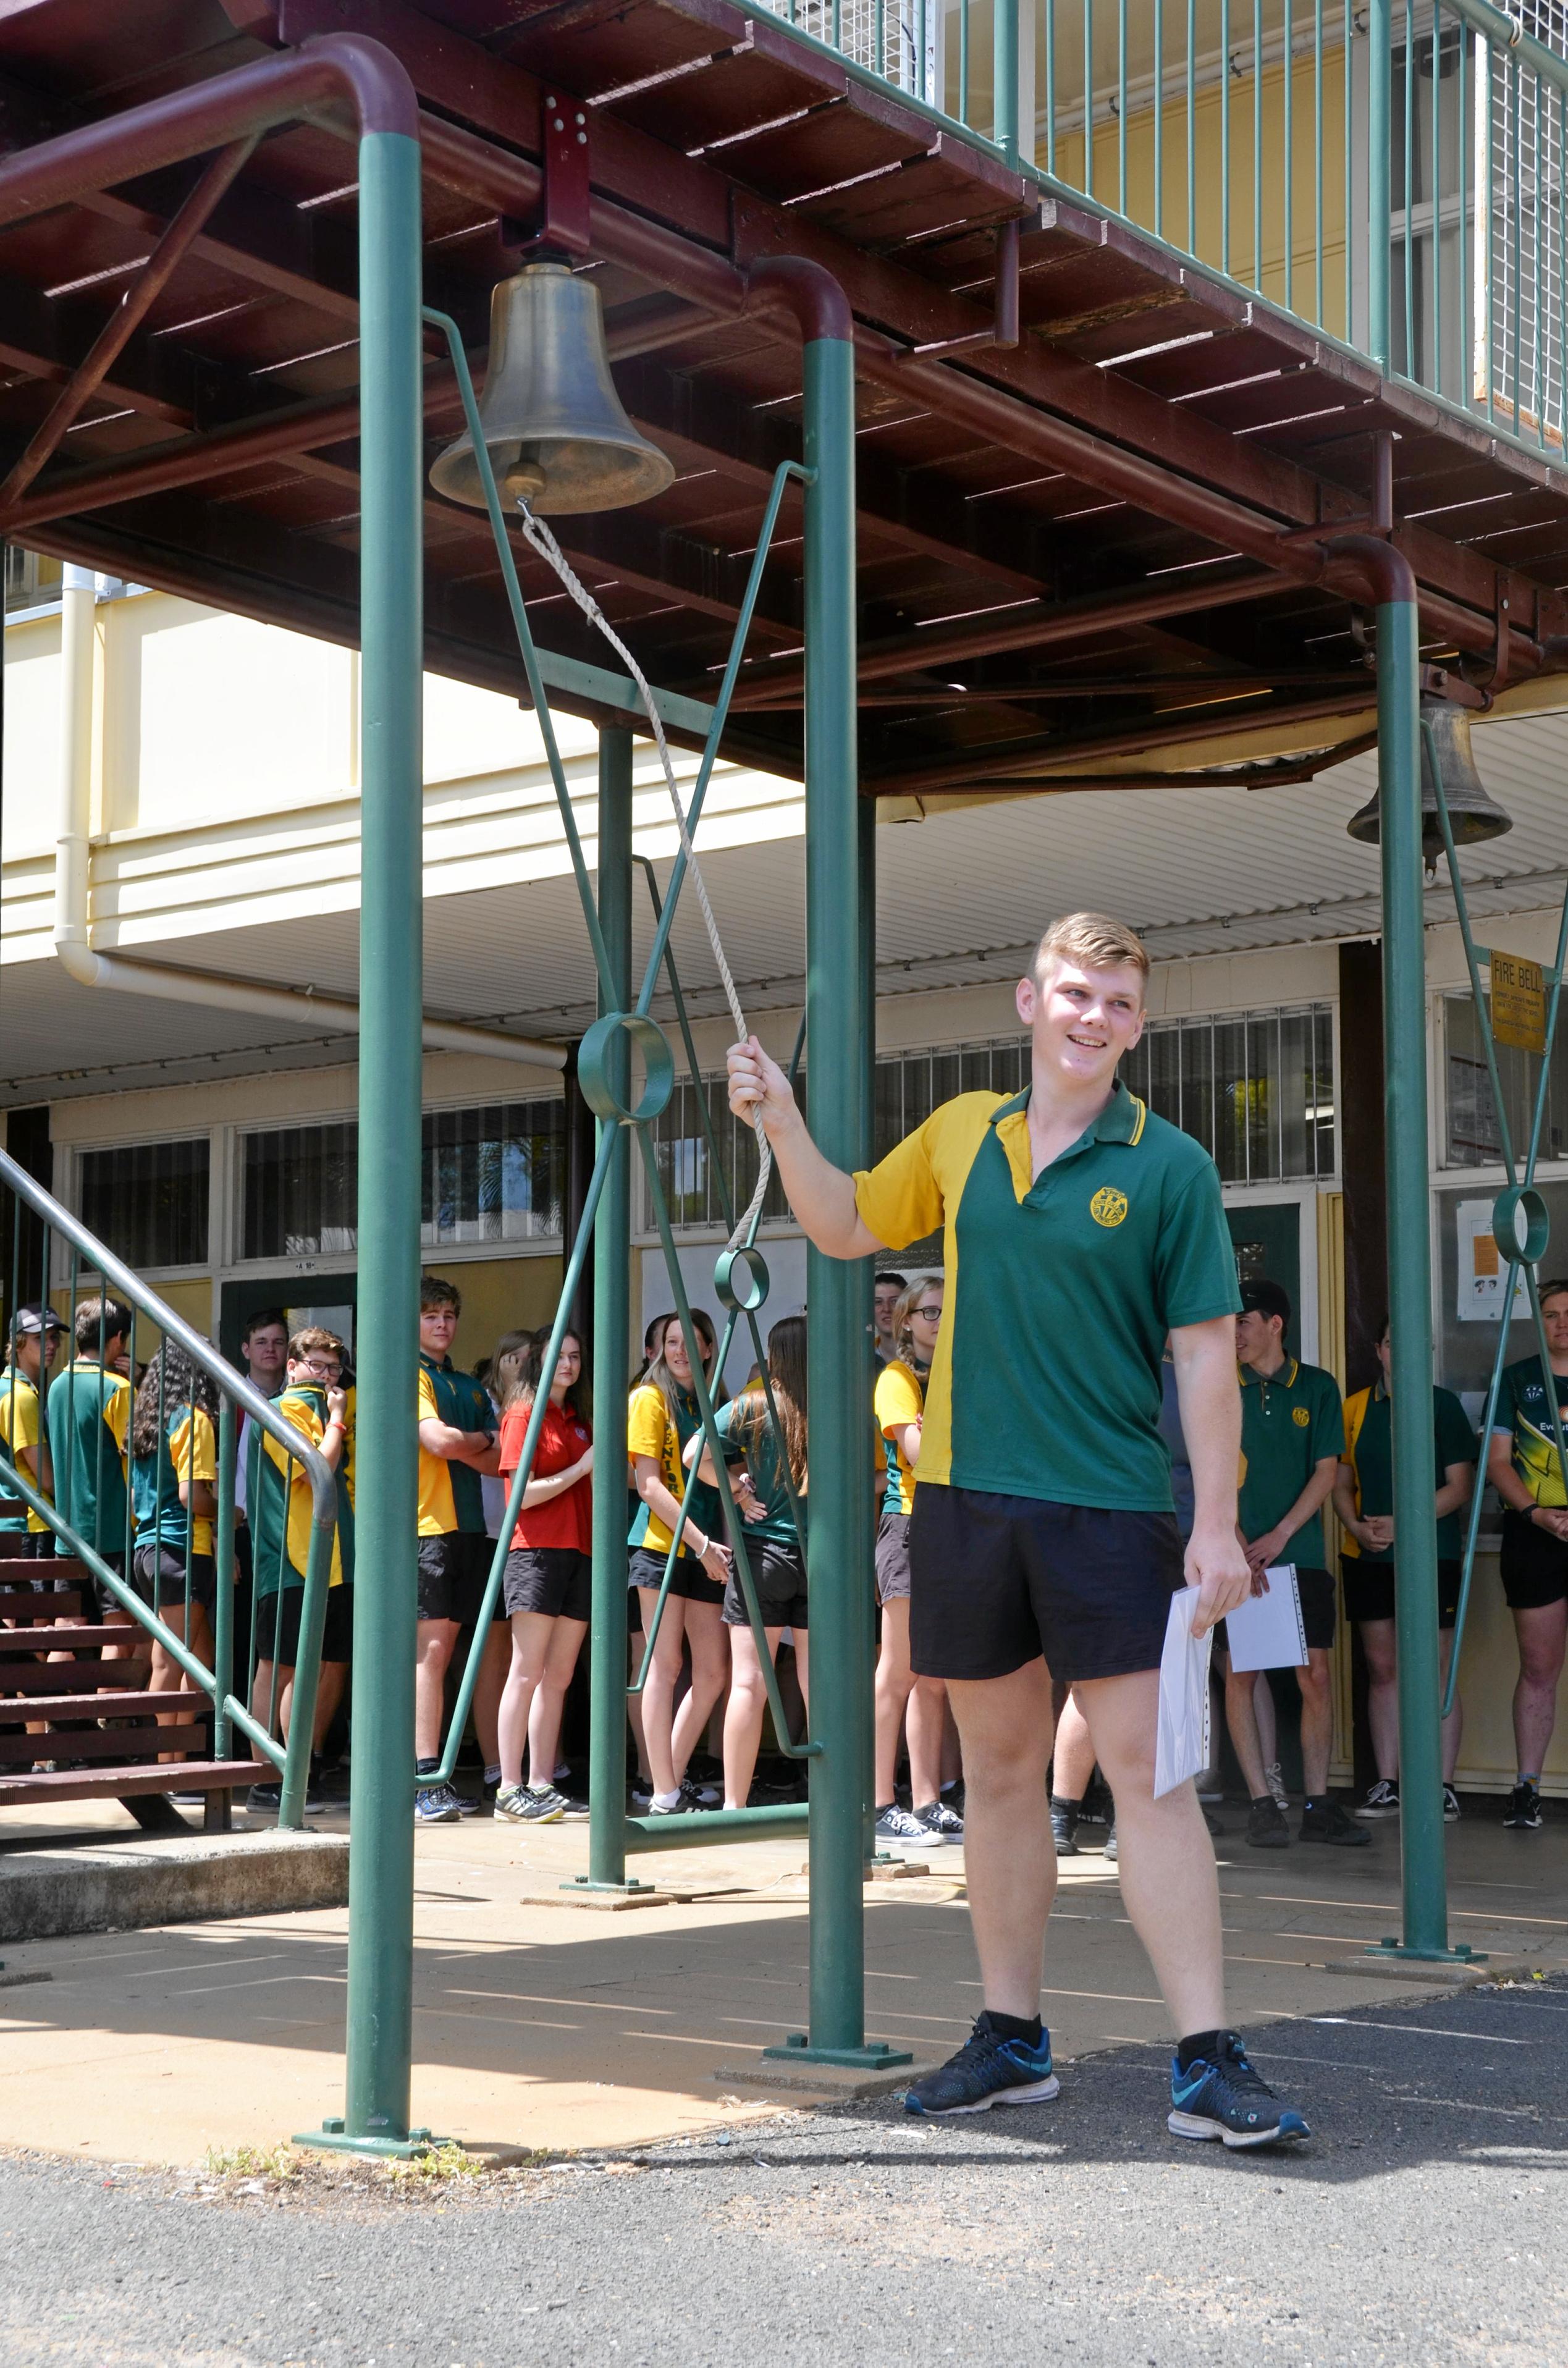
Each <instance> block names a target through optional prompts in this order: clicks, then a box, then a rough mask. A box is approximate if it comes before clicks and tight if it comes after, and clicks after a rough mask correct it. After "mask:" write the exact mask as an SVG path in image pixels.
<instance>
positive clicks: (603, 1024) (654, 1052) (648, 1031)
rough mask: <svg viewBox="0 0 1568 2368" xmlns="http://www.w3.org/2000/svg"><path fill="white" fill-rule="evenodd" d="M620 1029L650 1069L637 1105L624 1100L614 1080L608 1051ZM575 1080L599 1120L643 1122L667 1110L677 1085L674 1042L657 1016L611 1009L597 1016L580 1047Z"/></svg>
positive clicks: (615, 1123) (626, 1123)
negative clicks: (673, 1050)
mask: <svg viewBox="0 0 1568 2368" xmlns="http://www.w3.org/2000/svg"><path fill="white" fill-rule="evenodd" d="M622 1030H624V1031H625V1034H626V1035H627V1037H628V1038H629V1039H630V1040H631V1044H632V1045H634V1046H635V1047H636V1049H637V1050H638V1052H640V1053H642V1064H643V1068H644V1070H645V1072H646V1074H645V1076H643V1079H642V1095H641V1097H640V1099H638V1100H637V1101H636V1102H635V1103H631V1102H626V1101H622V1100H621V1099H620V1096H619V1093H618V1092H617V1091H616V1089H615V1087H614V1086H613V1085H612V1084H611V1083H610V1053H611V1050H612V1048H613V1047H614V1045H615V1041H616V1038H617V1037H618V1036H619V1034H620V1033H621V1032H622ZM577 1083H578V1085H579V1086H580V1087H582V1089H583V1099H584V1100H585V1102H586V1103H587V1105H588V1108H589V1109H590V1110H592V1111H593V1112H594V1115H595V1116H596V1118H602V1119H607V1120H608V1121H609V1123H610V1124H611V1125H612V1126H639V1125H641V1124H642V1123H643V1122H644V1121H646V1120H648V1119H652V1118H657V1117H658V1115H659V1112H660V1111H661V1110H665V1109H667V1107H668V1105H669V1099H670V1096H671V1095H672V1094H673V1093H674V1091H675V1086H676V1061H675V1054H674V1053H672V1052H671V1050H670V1040H669V1038H668V1037H667V1036H666V1035H665V1031H664V1030H663V1029H662V1028H661V1027H660V1026H659V1024H658V1022H657V1020H655V1019H647V1018H645V1017H644V1016H643V1014H642V1013H641V1012H637V1011H607V1012H606V1014H605V1016H604V1018H603V1019H596V1020H595V1022H594V1024H593V1026H592V1027H591V1028H590V1029H589V1030H588V1032H587V1034H586V1035H585V1037H584V1039H583V1041H582V1042H581V1043H580V1044H579V1045H578V1047H577Z"/></svg>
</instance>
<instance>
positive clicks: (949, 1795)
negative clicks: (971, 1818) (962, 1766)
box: [937, 1776, 965, 1817]
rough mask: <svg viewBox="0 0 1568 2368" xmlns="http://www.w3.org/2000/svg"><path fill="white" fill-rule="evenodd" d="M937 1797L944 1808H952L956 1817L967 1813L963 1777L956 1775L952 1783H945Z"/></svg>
mask: <svg viewBox="0 0 1568 2368" xmlns="http://www.w3.org/2000/svg"><path fill="white" fill-rule="evenodd" d="M937 1798H938V1799H939V1801H940V1802H941V1804H942V1806H943V1808H945V1809H950V1810H951V1811H952V1813H953V1815H954V1816H955V1817H961V1816H964V1815H965V1810H964V1795H963V1778H962V1777H961V1776H955V1777H954V1779H953V1781H952V1782H951V1783H950V1784H944V1785H943V1787H942V1789H941V1792H940V1793H938V1795H937Z"/></svg>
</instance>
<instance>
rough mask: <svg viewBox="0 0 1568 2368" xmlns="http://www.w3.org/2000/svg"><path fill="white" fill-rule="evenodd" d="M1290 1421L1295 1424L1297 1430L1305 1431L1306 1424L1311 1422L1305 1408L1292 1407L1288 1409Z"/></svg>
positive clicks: (1310, 1417)
mask: <svg viewBox="0 0 1568 2368" xmlns="http://www.w3.org/2000/svg"><path fill="white" fill-rule="evenodd" d="M1290 1419H1291V1421H1292V1422H1293V1423H1294V1424H1295V1426H1296V1429H1298V1430H1305V1429H1306V1427H1307V1425H1308V1423H1309V1422H1311V1420H1312V1416H1311V1414H1310V1413H1309V1412H1308V1410H1307V1408H1306V1407H1305V1406H1292V1407H1291V1409H1290Z"/></svg>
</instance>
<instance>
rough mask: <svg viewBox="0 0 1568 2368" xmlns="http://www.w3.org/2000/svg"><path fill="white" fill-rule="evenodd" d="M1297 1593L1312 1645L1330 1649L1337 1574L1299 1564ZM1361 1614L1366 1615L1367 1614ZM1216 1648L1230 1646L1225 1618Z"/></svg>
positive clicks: (1216, 1636) (1219, 1650) (1217, 1633)
mask: <svg viewBox="0 0 1568 2368" xmlns="http://www.w3.org/2000/svg"><path fill="white" fill-rule="evenodd" d="M1296 1593H1297V1595H1298V1596H1299V1597H1300V1598H1301V1633H1302V1634H1303V1635H1304V1636H1305V1637H1306V1640H1307V1645H1308V1647H1309V1649H1310V1650H1311V1651H1313V1652H1319V1653H1326V1652H1328V1651H1329V1650H1330V1649H1331V1648H1332V1646H1333V1644H1334V1632H1335V1611H1336V1608H1337V1607H1336V1600H1335V1588H1334V1580H1333V1577H1331V1575H1330V1574H1329V1572H1327V1571H1326V1570H1310V1569H1303V1568H1302V1567H1301V1565H1300V1564H1298V1565H1297V1567H1296ZM1361 1616H1362V1617H1363V1618H1364V1617H1365V1614H1362V1615H1361ZM1214 1650H1215V1651H1216V1652H1217V1653H1224V1652H1228V1651H1229V1650H1230V1645H1229V1641H1228V1639H1227V1637H1226V1634H1225V1623H1224V1622H1223V1621H1222V1620H1221V1621H1219V1622H1216V1624H1215V1629H1214Z"/></svg>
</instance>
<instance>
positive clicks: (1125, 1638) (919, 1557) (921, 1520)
mask: <svg viewBox="0 0 1568 2368" xmlns="http://www.w3.org/2000/svg"><path fill="white" fill-rule="evenodd" d="M909 1518H910V1530H909V1562H910V1577H911V1582H912V1583H911V1587H910V1595H909V1659H910V1666H911V1667H912V1668H913V1669H914V1670H915V1675H916V1676H917V1677H922V1678H957V1679H966V1678H967V1679H979V1678H1006V1677H1008V1676H1010V1675H1011V1674H1012V1672H1013V1670H1015V1669H1021V1668H1024V1667H1025V1666H1026V1665H1027V1664H1028V1662H1030V1661H1036V1660H1039V1659H1040V1656H1042V1655H1043V1656H1044V1658H1045V1661H1046V1665H1047V1667H1048V1668H1049V1669H1050V1671H1051V1676H1052V1677H1053V1678H1058V1679H1062V1681H1063V1682H1064V1683H1066V1684H1072V1683H1074V1681H1075V1680H1077V1679H1085V1678H1122V1677H1127V1676H1129V1675H1131V1673H1132V1672H1133V1671H1134V1670H1137V1669H1157V1668H1159V1666H1160V1654H1161V1650H1162V1648H1163V1647H1164V1645H1165V1622H1166V1621H1167V1619H1168V1618H1169V1616H1170V1605H1171V1597H1172V1595H1173V1594H1174V1593H1175V1592H1176V1588H1178V1587H1180V1586H1181V1585H1182V1584H1183V1574H1182V1551H1181V1539H1180V1536H1179V1535H1178V1533H1177V1531H1176V1515H1175V1514H1174V1513H1135V1512H1126V1511H1121V1510H1118V1509H1111V1508H1103V1507H1099V1506H1093V1505H1062V1504H1056V1503H1051V1502H1048V1501H1046V1500H1045V1499H1043V1498H1041V1497H1001V1496H993V1495H992V1494H991V1492H990V1491H989V1490H988V1489H983V1488H950V1487H942V1486H937V1484H936V1483H935V1482H930V1481H924V1480H923V1481H922V1482H921V1484H920V1486H919V1487H918V1488H917V1489H916V1491H915V1510H914V1511H913V1513H912V1514H911V1515H910V1517H909Z"/></svg>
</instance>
